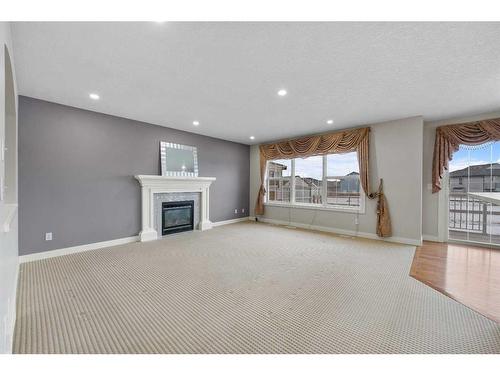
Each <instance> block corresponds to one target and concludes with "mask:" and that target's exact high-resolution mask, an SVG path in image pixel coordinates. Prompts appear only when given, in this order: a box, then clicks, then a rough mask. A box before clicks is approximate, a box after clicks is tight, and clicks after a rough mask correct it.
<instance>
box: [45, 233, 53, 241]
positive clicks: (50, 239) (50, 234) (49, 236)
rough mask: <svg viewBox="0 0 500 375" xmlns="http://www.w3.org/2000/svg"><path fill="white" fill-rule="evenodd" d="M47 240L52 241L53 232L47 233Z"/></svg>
mask: <svg viewBox="0 0 500 375" xmlns="http://www.w3.org/2000/svg"><path fill="white" fill-rule="evenodd" d="M45 241H52V232H47V233H45Z"/></svg>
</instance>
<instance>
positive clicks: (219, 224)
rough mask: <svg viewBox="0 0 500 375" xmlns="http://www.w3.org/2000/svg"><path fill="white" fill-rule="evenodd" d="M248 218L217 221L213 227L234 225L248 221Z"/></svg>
mask: <svg viewBox="0 0 500 375" xmlns="http://www.w3.org/2000/svg"><path fill="white" fill-rule="evenodd" d="M248 220H249V219H248V216H245V217H239V218H237V219H230V220H224V221H215V222H213V223H212V227H220V226H221V225H227V224H234V223H240V222H242V221H248Z"/></svg>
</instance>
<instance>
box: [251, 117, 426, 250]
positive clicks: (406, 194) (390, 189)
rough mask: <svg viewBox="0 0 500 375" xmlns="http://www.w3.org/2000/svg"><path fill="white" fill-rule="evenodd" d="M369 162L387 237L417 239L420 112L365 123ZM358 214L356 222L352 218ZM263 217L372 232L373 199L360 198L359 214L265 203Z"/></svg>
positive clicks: (254, 176)
mask: <svg viewBox="0 0 500 375" xmlns="http://www.w3.org/2000/svg"><path fill="white" fill-rule="evenodd" d="M371 128H372V131H371V146H370V164H371V181H372V189H375V188H376V187H377V186H378V179H379V178H383V179H384V187H385V193H386V196H387V199H388V201H389V210H390V213H391V217H392V220H393V238H392V240H394V241H398V242H406V243H414V244H416V243H419V242H420V241H421V238H422V162H423V160H422V152H423V148H422V142H423V120H422V117H411V118H407V119H401V120H396V121H389V122H384V123H378V124H373V125H371ZM259 179H260V177H259V153H258V147H257V146H253V147H252V148H251V151H250V184H251V186H250V207H251V210H250V214H251V216H254V209H253V206H254V204H255V200H256V197H257V191H258V187H259ZM356 217H358V219H359V224H358V225H356V223H355V221H356V220H355V219H356ZM264 218H265V219H271V220H278V221H284V222H291V223H298V224H304V225H312V226H314V227H323V228H325V229H331V230H332V231H337V232H339V233H346V234H358V235H361V236H374V235H375V233H376V231H375V225H376V202H375V201H371V200H368V199H367V201H366V210H365V214H359V215H357V214H353V213H345V212H336V211H323V210H311V209H303V208H287V207H271V206H268V207H266V214H265V215H264Z"/></svg>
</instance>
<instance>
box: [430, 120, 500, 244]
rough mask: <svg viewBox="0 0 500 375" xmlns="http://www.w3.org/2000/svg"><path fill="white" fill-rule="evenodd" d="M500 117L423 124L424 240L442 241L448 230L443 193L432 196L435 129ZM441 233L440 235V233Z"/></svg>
mask: <svg viewBox="0 0 500 375" xmlns="http://www.w3.org/2000/svg"><path fill="white" fill-rule="evenodd" d="M498 117H500V112H490V113H484V114H480V115H476V116H468V117H457V118H453V119H447V120H442V121H434V122H426V123H425V124H424V140H423V155H424V172H423V186H422V187H423V197H422V198H423V199H422V203H423V206H422V220H423V222H422V227H423V235H424V239H428V240H432V241H443V240H444V239H445V237H444V236H445V235H446V233H444V232H446V231H447V230H448V229H447V228H446V217H444V218H443V217H441V218H440V215H441V216H446V215H447V212H446V207H447V206H446V202H443V201H444V200H445V199H446V197H445V194H444V191H443V192H440V193H436V194H432V159H433V154H434V139H435V136H436V128H437V127H438V126H442V125H451V124H460V123H464V122H469V121H480V120H485V119H490V118H498ZM440 201H441V203H442V209H441V210H442V211H443V212H442V213H440V212H439V204H440ZM440 232H441V233H440Z"/></svg>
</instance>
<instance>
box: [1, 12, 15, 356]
mask: <svg viewBox="0 0 500 375" xmlns="http://www.w3.org/2000/svg"><path fill="white" fill-rule="evenodd" d="M4 45H6V46H7V48H8V50H9V54H10V57H11V61H12V58H13V57H12V56H13V51H12V41H11V34H10V25H9V23H6V22H0V137H1V138H2V139H4V137H5V118H6V108H5V95H6V92H5V68H4V67H5V56H4ZM12 64H13V61H12ZM12 68H13V67H12ZM14 89H15V79H14ZM8 94H9V93H7V95H8ZM10 119H12V117H10ZM14 124H15V127H16V129H15V130H16V134H17V95H16V99H15V118H14ZM16 138H17V137H16ZM16 143H17V139H16ZM13 150H14V151H15V150H16V147H11V150H10V151H11V152H12V151H13ZM16 159H17V158H16V157H15V158H13V159H10V160H14V161H13V163H15V164H16V165H15V166H14V168H15V173H14V174H12V173H10V174H9V175H10V176H12V175H14V176H15V178H16V179H17V161H16ZM6 167H7V170H9V169H10V170H12V168H9V167H12V166H6V165H5V161H0V176H2V178H4V177H5V169H6ZM11 192H12V190H11ZM7 198H9V199H8V200H3V201H0V353H11V352H12V333H13V329H14V323H15V303H16V287H17V275H18V269H19V257H18V244H17V238H18V231H17V214H16V209H15V206H16V203H17V202H15V200H16V199H17V194H9V195H8V197H7ZM12 213H14V216H13V220H9V221H10V227H9V230H8V231H6V230H5V227H4V224H5V219H6V217H7V216H8V215H10V214H12Z"/></svg>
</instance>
